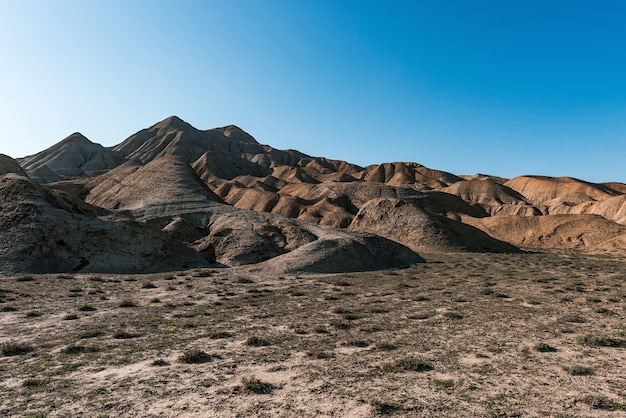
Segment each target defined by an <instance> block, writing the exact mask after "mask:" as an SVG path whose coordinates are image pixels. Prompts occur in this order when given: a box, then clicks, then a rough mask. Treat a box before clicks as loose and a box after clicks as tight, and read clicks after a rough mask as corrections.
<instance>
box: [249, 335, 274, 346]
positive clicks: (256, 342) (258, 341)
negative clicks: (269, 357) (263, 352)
mask: <svg viewBox="0 0 626 418" xmlns="http://www.w3.org/2000/svg"><path fill="white" fill-rule="evenodd" d="M246 345H249V346H252V347H267V346H270V345H272V343H271V342H270V341H268V340H266V339H264V338H261V337H256V336H254V337H250V338H248V339H247V340H246Z"/></svg>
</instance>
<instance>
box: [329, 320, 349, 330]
mask: <svg viewBox="0 0 626 418" xmlns="http://www.w3.org/2000/svg"><path fill="white" fill-rule="evenodd" d="M330 325H332V326H333V327H335V328H337V329H350V323H349V322H346V321H339V320H335V321H331V323H330Z"/></svg>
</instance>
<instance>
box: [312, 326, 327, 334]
mask: <svg viewBox="0 0 626 418" xmlns="http://www.w3.org/2000/svg"><path fill="white" fill-rule="evenodd" d="M313 331H315V333H317V334H330V331H328V329H326V327H323V326H321V325H318V326H316V327H315V329H314V330H313Z"/></svg>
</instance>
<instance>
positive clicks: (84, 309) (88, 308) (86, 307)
mask: <svg viewBox="0 0 626 418" xmlns="http://www.w3.org/2000/svg"><path fill="white" fill-rule="evenodd" d="M78 310H79V311H82V312H92V311H95V310H96V308H94V307H93V306H91V305H87V304H84V305H80V306H79V307H78Z"/></svg>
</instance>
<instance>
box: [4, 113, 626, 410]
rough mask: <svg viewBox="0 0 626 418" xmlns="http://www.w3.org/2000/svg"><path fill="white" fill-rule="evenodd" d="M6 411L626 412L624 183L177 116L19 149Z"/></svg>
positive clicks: (8, 255) (11, 227)
mask: <svg viewBox="0 0 626 418" xmlns="http://www.w3.org/2000/svg"><path fill="white" fill-rule="evenodd" d="M0 226H1V227H0V268H1V271H2V277H0V344H1V349H2V352H1V353H0V354H1V355H0V401H1V403H0V414H1V415H3V416H31V417H46V416H50V417H53V416H59V417H61V416H110V417H113V416H164V417H170V416H171V417H179V416H189V417H195V416H198V417H201V416H356V417H360V416H376V415H397V416H442V417H443V416H479V417H517V416H520V417H521V416H523V417H526V416H529V417H542V416H546V417H552V416H560V417H591V416H620V415H624V414H626V378H625V377H624V376H626V370H625V368H626V351H625V349H626V322H625V321H624V318H625V315H626V259H625V257H624V256H625V255H626V185H625V184H622V183H617V182H614V183H602V184H597V183H589V182H586V181H584V180H579V179H574V178H569V177H563V178H550V177H545V176H531V175H527V176H520V177H516V178H514V179H503V178H499V177H496V176H492V175H482V174H477V175H471V176H461V175H454V174H451V173H446V172H442V171H438V170H435V169H430V168H427V167H424V166H422V165H420V164H418V163H408V162H404V163H386V164H380V165H374V166H368V167H359V166H356V165H353V164H350V163H348V162H345V161H335V160H329V159H325V158H321V157H310V156H307V155H305V154H302V153H300V152H298V151H293V150H288V151H282V150H276V149H274V148H272V147H271V146H269V145H262V144H259V143H258V142H257V141H256V140H255V139H254V138H253V137H251V136H250V135H249V134H247V133H245V132H244V131H242V130H241V129H239V128H237V127H234V126H228V127H224V128H216V129H210V130H207V131H201V130H197V129H196V128H194V127H192V126H191V125H189V124H187V123H186V122H184V121H182V120H181V119H179V118H177V117H171V118H168V119H166V120H164V121H161V122H159V123H157V124H155V125H153V126H152V127H150V128H147V129H144V130H142V131H140V132H137V133H136V134H134V135H131V136H130V137H129V138H127V139H126V140H124V141H123V142H121V143H120V144H119V145H117V146H115V147H111V148H106V147H102V146H100V145H98V144H94V143H92V142H90V141H89V140H88V139H87V138H85V137H83V136H82V135H80V134H78V133H76V134H72V135H70V136H69V137H68V138H66V139H64V140H63V141H61V142H59V143H57V144H55V145H53V146H52V147H50V148H49V149H47V150H44V151H42V152H40V153H38V154H36V155H33V156H29V157H25V158H21V159H19V160H15V159H12V158H10V157H7V156H1V157H0Z"/></svg>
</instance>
